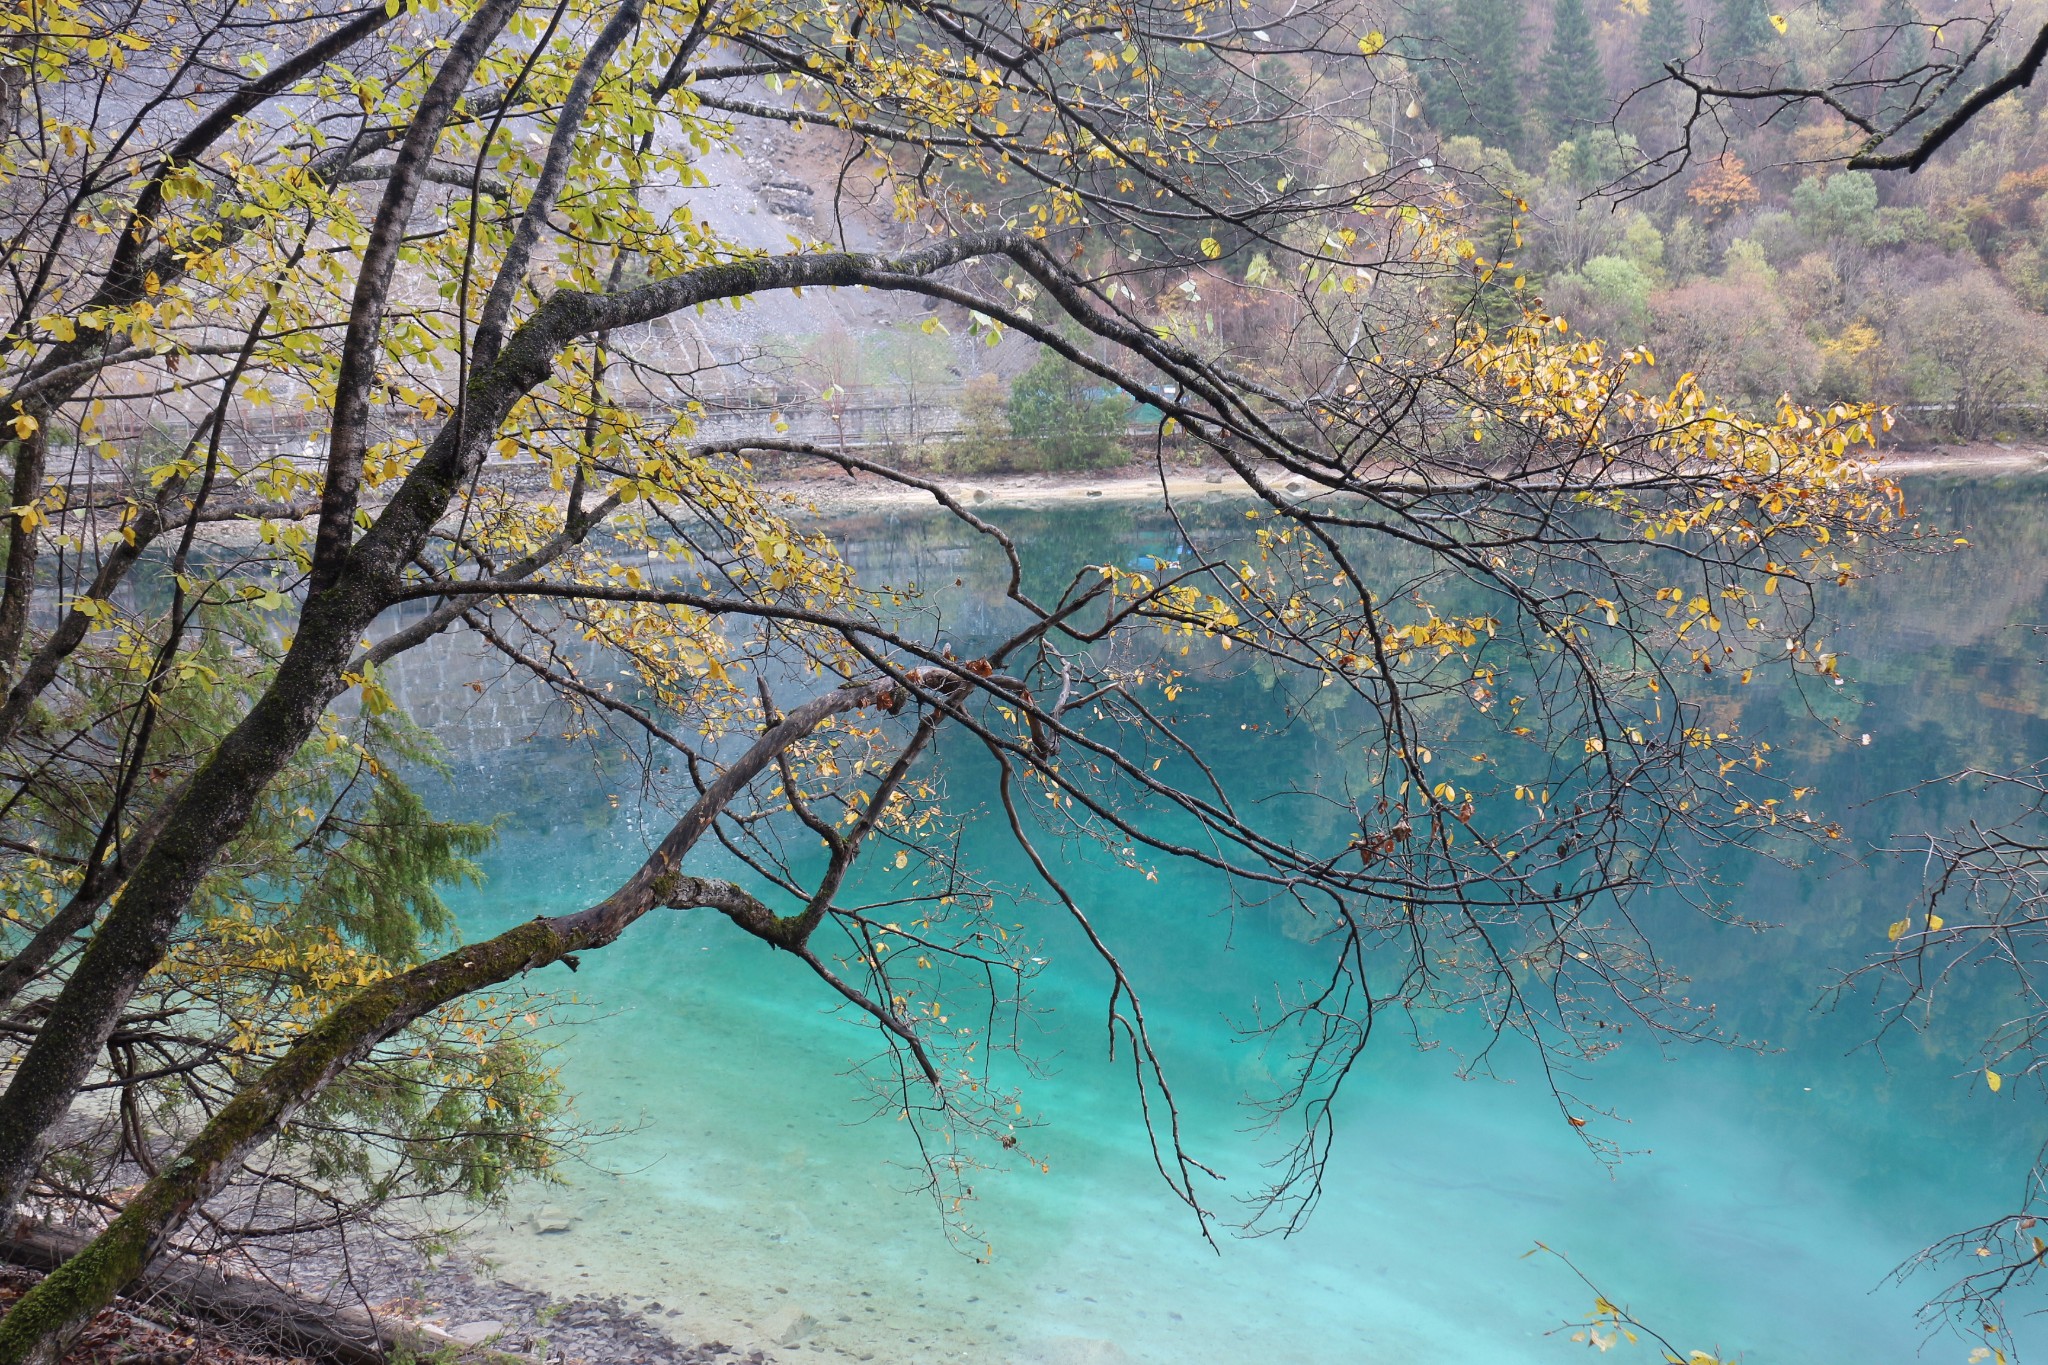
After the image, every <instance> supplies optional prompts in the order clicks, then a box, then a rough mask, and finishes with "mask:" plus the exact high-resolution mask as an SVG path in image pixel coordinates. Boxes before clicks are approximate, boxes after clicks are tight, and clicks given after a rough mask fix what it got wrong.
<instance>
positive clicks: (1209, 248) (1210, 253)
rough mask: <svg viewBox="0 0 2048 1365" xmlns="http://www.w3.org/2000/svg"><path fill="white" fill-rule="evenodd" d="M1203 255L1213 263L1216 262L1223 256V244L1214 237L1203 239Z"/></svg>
mask: <svg viewBox="0 0 2048 1365" xmlns="http://www.w3.org/2000/svg"><path fill="white" fill-rule="evenodd" d="M1202 254H1203V255H1204V256H1207V257H1208V258H1209V259H1210V260H1212V261H1213V260H1215V259H1216V258H1217V257H1218V256H1221V255H1222V254H1223V243H1221V242H1219V241H1217V240H1216V239H1215V238H1214V237H1204V238H1203V239H1202Z"/></svg>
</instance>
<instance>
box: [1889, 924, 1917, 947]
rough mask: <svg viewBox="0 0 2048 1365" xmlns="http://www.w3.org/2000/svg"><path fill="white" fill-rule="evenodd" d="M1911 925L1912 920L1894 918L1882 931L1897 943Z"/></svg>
mask: <svg viewBox="0 0 2048 1365" xmlns="http://www.w3.org/2000/svg"><path fill="white" fill-rule="evenodd" d="M1912 927H1913V921H1911V920H1909V919H1902V920H1895V921H1893V923H1892V927H1891V928H1889V929H1887V930H1885V931H1884V936H1885V937H1886V938H1888V939H1890V940H1891V941H1892V942H1894V943H1897V942H1898V941H1899V939H1900V938H1901V937H1903V936H1904V935H1905V932H1906V931H1907V930H1908V929H1910V928H1912Z"/></svg>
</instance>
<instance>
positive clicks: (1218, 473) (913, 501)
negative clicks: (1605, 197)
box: [761, 439, 2048, 517]
mask: <svg viewBox="0 0 2048 1365" xmlns="http://www.w3.org/2000/svg"><path fill="white" fill-rule="evenodd" d="M1869 467H1870V471H1871V472H1872V473H1873V474H1876V475H1881V476H1884V477H1887V478H1905V477H1914V476H1925V475H1934V476H1942V475H1949V476H1957V477H1992V478H2004V477H2011V476H2023V475H2031V474H2048V439H2044V440H2043V441H2041V442H2040V443H2038V444H2030V443H1997V442H1974V443H1970V444H1965V445H1954V446H1930V447H1927V448H1925V449H1914V450H1906V449H1899V448H1893V449H1889V450H1880V451H1879V452H1877V455H1876V458H1875V459H1874V460H1872V461H1871V462H1870V466H1869ZM913 472H915V473H916V474H917V476H918V477H921V478H924V479H927V480H929V481H930V482H931V483H933V484H936V485H937V486H938V487H939V488H941V489H943V490H944V492H945V493H946V495H947V496H948V497H950V498H952V499H953V500H954V501H955V502H957V503H959V504H960V505H961V506H962V507H965V508H967V509H968V510H969V511H972V510H973V509H974V508H976V507H983V506H1002V507H1031V506H1049V505H1055V504H1061V503H1072V502H1085V501H1093V500H1096V499H1100V500H1101V501H1104V502H1148V501H1157V500H1159V499H1160V498H1161V497H1162V495H1163V496H1164V497H1165V498H1166V499H1168V500H1171V501H1176V502H1179V501H1185V500H1187V499H1190V498H1202V497H1215V496H1228V497H1241V496H1243V495H1244V493H1245V491H1246V490H1245V486H1244V483H1243V481H1242V480H1241V479H1240V478H1238V477H1237V475H1236V474H1235V473H1234V472H1233V471H1232V470H1230V469H1229V468H1228V467H1226V466H1224V465H1222V464H1183V465H1172V464H1169V465H1168V466H1166V467H1165V468H1164V469H1163V470H1162V469H1161V467H1160V466H1159V465H1157V464H1147V463H1135V464H1128V465H1119V466H1114V467H1111V468H1108V469H1099V470H1074V471H1047V472H1043V473H1008V474H984V475H958V474H946V473H931V472H925V471H913ZM1259 472H1260V474H1261V476H1262V477H1264V478H1266V479H1267V480H1268V481H1269V482H1271V483H1272V484H1273V485H1274V486H1276V487H1279V488H1282V489H1283V490H1284V489H1285V488H1286V483H1287V482H1288V481H1290V480H1292V479H1293V477H1294V476H1292V475H1290V474H1288V473H1287V472H1286V471H1285V470H1281V469H1279V468H1262V469H1261V470H1260V471H1259ZM761 487H762V489H763V490H764V491H766V492H768V493H770V494H773V495H779V496H782V497H785V498H787V499H790V500H793V501H795V502H798V503H801V504H803V505H804V506H805V509H806V510H807V511H808V512H810V513H812V514H814V515H817V516H820V517H830V516H834V515H838V514H841V513H848V512H860V511H867V510H873V509H877V508H884V507H911V506H936V505H937V503H938V500H937V498H936V497H934V496H933V494H932V493H931V492H930V491H928V490H926V489H923V488H916V487H911V486H908V485H905V484H901V483H898V482H896V481H894V480H892V479H887V478H884V477H882V476H880V475H877V474H847V473H842V472H838V471H832V472H829V473H820V474H818V475H815V476H813V477H807V478H806V477H798V478H791V477H786V476H783V477H778V476H776V475H774V474H768V475H764V476H763V477H762V479H761Z"/></svg>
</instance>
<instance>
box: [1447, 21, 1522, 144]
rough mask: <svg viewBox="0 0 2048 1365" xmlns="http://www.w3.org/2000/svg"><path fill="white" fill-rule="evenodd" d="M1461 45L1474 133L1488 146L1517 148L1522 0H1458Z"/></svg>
mask: <svg viewBox="0 0 2048 1365" xmlns="http://www.w3.org/2000/svg"><path fill="white" fill-rule="evenodd" d="M1457 8H1458V19H1459V24H1458V28H1459V34H1458V36H1459V39H1460V46H1461V47H1462V48H1463V49H1464V50H1465V52H1466V53H1468V54H1469V55H1470V57H1471V59H1472V64H1473V68H1474V72H1473V74H1474V77H1475V79H1474V80H1473V81H1472V83H1471V90H1470V99H1471V104H1472V125H1473V126H1472V132H1473V133H1474V134H1475V135H1476V136H1477V137H1478V138H1479V140H1480V141H1482V142H1484V143H1485V144H1486V145H1487V146H1489V147H1499V148H1502V149H1504V150H1506V151H1509V152H1519V151H1521V150H1522V147H1523V144H1524V143H1525V142H1526V141H1527V140H1528V139H1527V135H1526V132H1527V130H1526V127H1525V125H1524V123H1523V108H1522V91H1523V88H1524V81H1523V79H1522V0H1458V6H1457Z"/></svg>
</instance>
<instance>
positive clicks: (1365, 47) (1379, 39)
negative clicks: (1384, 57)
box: [1358, 29, 1387, 57]
mask: <svg viewBox="0 0 2048 1365" xmlns="http://www.w3.org/2000/svg"><path fill="white" fill-rule="evenodd" d="M1386 45H1387V35H1386V34H1384V33H1382V32H1380V31H1379V30H1378V29H1374V30H1373V31H1372V32H1370V33H1368V34H1366V35H1365V36H1364V37H1363V38H1360V39H1359V40H1358V50H1359V51H1360V52H1362V53H1364V54H1365V55H1366V56H1368V57H1370V56H1372V55H1373V53H1375V52H1378V51H1379V50H1380V49H1381V48H1383V47H1385V46H1386Z"/></svg>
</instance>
